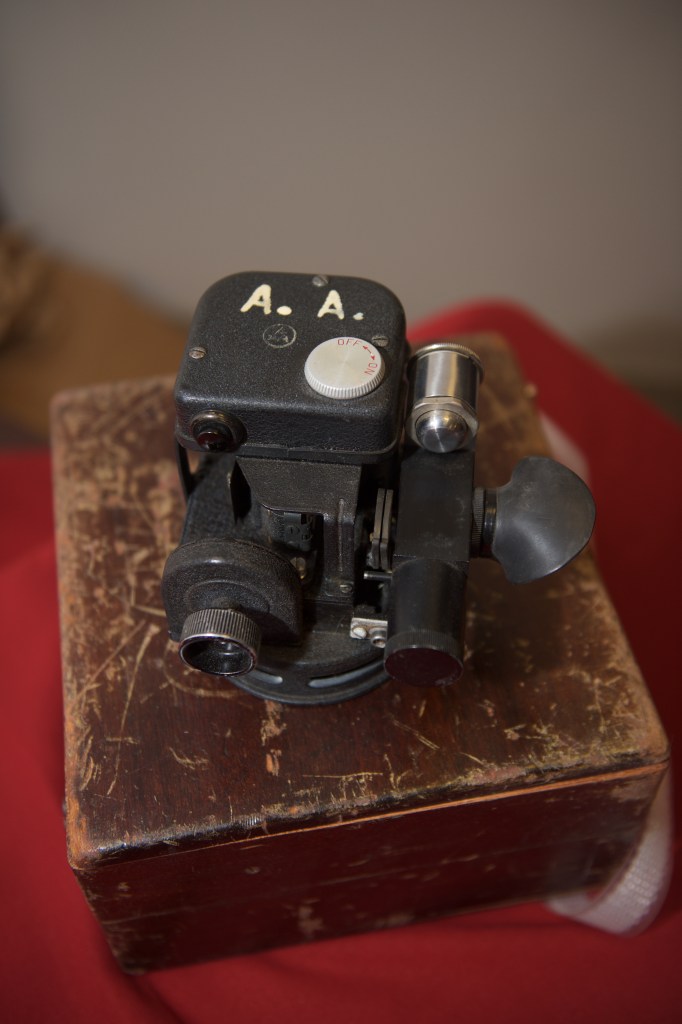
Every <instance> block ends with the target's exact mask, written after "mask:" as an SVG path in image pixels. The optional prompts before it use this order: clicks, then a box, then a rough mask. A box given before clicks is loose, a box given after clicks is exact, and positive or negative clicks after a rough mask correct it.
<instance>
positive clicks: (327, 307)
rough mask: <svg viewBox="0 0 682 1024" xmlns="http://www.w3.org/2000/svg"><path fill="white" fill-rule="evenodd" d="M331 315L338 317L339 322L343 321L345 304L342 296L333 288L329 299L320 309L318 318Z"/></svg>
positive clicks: (328, 296)
mask: <svg viewBox="0 0 682 1024" xmlns="http://www.w3.org/2000/svg"><path fill="white" fill-rule="evenodd" d="M329 313H334V314H335V316H338V318H339V320H343V317H344V312H343V304H342V302H341V296H340V295H339V293H338V292H337V291H336V289H335V288H332V290H331V291H330V292H329V294H328V295H327V298H326V299H325V300H324V303H323V304H322V306H321V307H320V311H319V313H318V314H317V315H318V317H321V316H327V314H329Z"/></svg>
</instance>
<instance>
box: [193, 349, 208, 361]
mask: <svg viewBox="0 0 682 1024" xmlns="http://www.w3.org/2000/svg"><path fill="white" fill-rule="evenodd" d="M205 355H206V349H205V348H199V347H197V348H191V349H190V350H189V357H190V359H203V358H204V356H205Z"/></svg>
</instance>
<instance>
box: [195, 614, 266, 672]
mask: <svg viewBox="0 0 682 1024" xmlns="http://www.w3.org/2000/svg"><path fill="white" fill-rule="evenodd" d="M260 641H261V631H260V628H259V626H257V625H256V623H255V622H254V621H253V619H251V618H249V616H248V615H245V614H244V613H243V612H239V611H237V610H236V609H234V608H201V609H200V610H199V611H196V612H191V613H190V614H189V615H188V616H187V618H186V619H185V623H184V625H183V627H182V633H181V635H180V657H181V658H182V660H183V661H184V662H186V663H187V664H188V665H190V666H191V667H192V668H197V669H199V670H200V671H202V672H209V673H211V674H212V675H221V676H231V675H241V674H242V673H243V672H248V671H249V670H250V669H252V668H253V667H254V665H255V664H256V661H257V660H258V652H259V649H260Z"/></svg>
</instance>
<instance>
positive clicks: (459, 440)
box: [405, 341, 483, 453]
mask: <svg viewBox="0 0 682 1024" xmlns="http://www.w3.org/2000/svg"><path fill="white" fill-rule="evenodd" d="M407 375H408V382H409V394H408V403H407V410H408V411H407V420H406V423H405V427H406V430H407V433H408V435H409V437H410V438H411V439H412V440H413V441H414V442H415V444H418V445H419V446H420V447H421V448H425V449H426V450H427V451H430V452H441V453H446V452H452V451H455V450H456V449H457V448H464V447H466V446H467V445H468V444H470V443H471V441H473V439H474V437H475V436H476V432H477V430H478V416H477V413H476V406H477V403H478V388H479V384H480V382H481V381H482V379H483V367H482V365H481V362H480V360H479V358H478V356H477V355H476V354H475V353H474V352H472V351H471V350H470V349H468V348H466V347H465V346H464V345H459V344H457V343H455V342H449V341H439V342H436V343H435V344H433V345H426V346H425V347H424V348H422V349H420V350H419V351H418V352H416V353H415V355H414V356H412V359H411V360H410V362H409V364H408V369H407Z"/></svg>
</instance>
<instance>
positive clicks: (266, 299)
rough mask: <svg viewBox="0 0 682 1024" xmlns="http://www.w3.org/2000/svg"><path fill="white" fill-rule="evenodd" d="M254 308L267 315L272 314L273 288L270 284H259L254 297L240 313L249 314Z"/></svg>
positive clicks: (245, 304) (252, 296) (247, 301)
mask: <svg viewBox="0 0 682 1024" xmlns="http://www.w3.org/2000/svg"><path fill="white" fill-rule="evenodd" d="M254 306H255V307H257V308H258V309H262V310H263V312H264V313H265V314H266V315H267V314H268V313H271V312H272V288H271V287H270V285H269V284H259V285H258V287H257V288H256V290H255V292H254V293H253V295H251V297H250V298H248V299H247V300H246V302H245V303H244V305H243V306H242V308H241V310H240V312H241V313H248V311H249V310H250V309H253V308H254Z"/></svg>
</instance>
